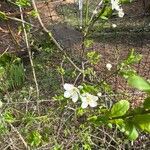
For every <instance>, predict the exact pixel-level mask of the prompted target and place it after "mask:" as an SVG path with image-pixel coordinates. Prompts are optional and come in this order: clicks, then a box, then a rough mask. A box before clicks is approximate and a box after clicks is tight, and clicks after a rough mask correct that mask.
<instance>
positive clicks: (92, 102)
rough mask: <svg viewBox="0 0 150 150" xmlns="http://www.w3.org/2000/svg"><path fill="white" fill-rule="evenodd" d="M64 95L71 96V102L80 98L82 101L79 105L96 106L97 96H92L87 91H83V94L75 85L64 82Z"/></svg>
mask: <svg viewBox="0 0 150 150" xmlns="http://www.w3.org/2000/svg"><path fill="white" fill-rule="evenodd" d="M64 89H65V92H64V97H65V98H71V99H72V101H73V102H77V100H78V99H79V98H80V99H81V101H82V104H81V107H82V108H86V107H88V106H90V107H96V106H97V101H98V96H94V95H92V94H90V93H88V92H85V93H83V94H81V93H80V91H79V89H81V88H79V87H78V88H77V87H75V86H74V85H73V84H68V83H65V84H64Z"/></svg>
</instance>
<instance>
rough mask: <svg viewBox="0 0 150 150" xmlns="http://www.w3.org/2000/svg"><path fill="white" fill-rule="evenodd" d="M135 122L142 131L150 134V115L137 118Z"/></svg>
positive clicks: (134, 119)
mask: <svg viewBox="0 0 150 150" xmlns="http://www.w3.org/2000/svg"><path fill="white" fill-rule="evenodd" d="M133 122H134V124H135V125H136V126H137V127H138V128H140V129H141V130H142V131H146V132H150V113H149V114H144V115H137V116H135V117H134V118H133Z"/></svg>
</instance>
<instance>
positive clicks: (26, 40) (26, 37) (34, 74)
mask: <svg viewBox="0 0 150 150" xmlns="http://www.w3.org/2000/svg"><path fill="white" fill-rule="evenodd" d="M19 9H20V14H21V20H22V27H23V31H24V36H25V42H26V47H27V50H28V55H29V59H30V64H31V68H32V73H33V78H34V82H35V86H36V94H37V99H39V86H38V82H37V78H36V73H35V68H34V64H33V60H32V54H31V49H30V46H29V41H28V35H27V31H26V28H25V24H24V17H23V12H22V8H21V7H19Z"/></svg>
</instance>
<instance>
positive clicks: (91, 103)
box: [89, 101, 97, 107]
mask: <svg viewBox="0 0 150 150" xmlns="http://www.w3.org/2000/svg"><path fill="white" fill-rule="evenodd" d="M89 105H90V106H91V107H96V106H97V102H96V101H90V102H89Z"/></svg>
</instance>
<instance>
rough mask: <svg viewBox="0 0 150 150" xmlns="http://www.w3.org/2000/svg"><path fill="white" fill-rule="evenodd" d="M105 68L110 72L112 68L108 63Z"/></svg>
mask: <svg viewBox="0 0 150 150" xmlns="http://www.w3.org/2000/svg"><path fill="white" fill-rule="evenodd" d="M106 68H107V69H108V70H109V71H110V70H111V68H112V64H110V63H108V64H106Z"/></svg>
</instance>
